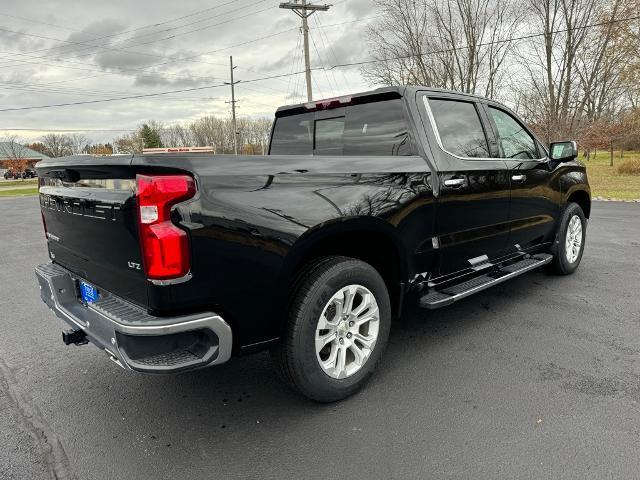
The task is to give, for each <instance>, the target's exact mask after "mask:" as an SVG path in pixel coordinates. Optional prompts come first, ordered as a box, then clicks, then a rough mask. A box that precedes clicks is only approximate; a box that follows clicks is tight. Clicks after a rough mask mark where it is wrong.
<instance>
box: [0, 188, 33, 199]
mask: <svg viewBox="0 0 640 480" xmlns="http://www.w3.org/2000/svg"><path fill="white" fill-rule="evenodd" d="M37 193H38V187H35V186H33V187H28V188H2V187H0V197H23V196H25V195H37Z"/></svg>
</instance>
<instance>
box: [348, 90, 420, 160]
mask: <svg viewBox="0 0 640 480" xmlns="http://www.w3.org/2000/svg"><path fill="white" fill-rule="evenodd" d="M344 154H345V155H380V156H386V155H411V142H410V141H409V127H408V126H407V120H406V118H405V113H404V109H403V107H402V100H400V99H394V100H384V101H381V102H372V103H365V104H362V105H352V106H349V107H347V119H346V124H345V129H344Z"/></svg>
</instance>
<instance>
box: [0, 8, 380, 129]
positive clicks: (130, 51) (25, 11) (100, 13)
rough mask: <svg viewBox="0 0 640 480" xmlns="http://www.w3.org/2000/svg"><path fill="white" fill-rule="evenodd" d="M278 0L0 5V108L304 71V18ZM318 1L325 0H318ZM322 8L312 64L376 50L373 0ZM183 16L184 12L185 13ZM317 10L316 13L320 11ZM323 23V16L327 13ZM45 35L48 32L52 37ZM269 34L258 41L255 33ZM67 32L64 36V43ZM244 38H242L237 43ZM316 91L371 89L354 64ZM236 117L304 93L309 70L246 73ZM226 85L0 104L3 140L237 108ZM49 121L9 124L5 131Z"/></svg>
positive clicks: (328, 76) (319, 94) (267, 110)
mask: <svg viewBox="0 0 640 480" xmlns="http://www.w3.org/2000/svg"><path fill="white" fill-rule="evenodd" d="M279 3H280V2H279V1H278V0H235V1H230V0H209V1H202V0H181V1H178V2H176V1H175V0H153V1H152V0H138V1H135V2H133V1H131V0H110V1H108V2H105V1H99V2H98V1H96V0H48V1H46V2H43V1H40V0H20V1H13V2H10V4H11V8H3V9H2V11H1V12H0V109H7V108H22V107H31V106H42V105H50V104H59V103H70V102H71V103H73V102H83V101H93V100H100V99H105V98H117V97H123V96H129V95H140V94H149V93H156V92H166V91H172V90H181V89H190V88H199V87H206V86H210V85H220V84H221V83H223V82H228V81H229V55H233V58H234V63H235V64H236V65H237V66H238V68H237V69H236V70H235V76H236V80H243V81H246V80H251V79H257V78H262V77H267V76H272V75H276V74H289V73H291V72H296V71H301V70H303V69H304V63H303V60H302V43H301V42H302V40H301V35H300V28H299V26H300V19H299V18H298V17H297V16H296V15H295V14H294V13H293V12H292V11H290V10H283V9H279V8H278V4H279ZM315 3H324V2H318V1H316V2H315ZM327 3H333V4H334V6H333V7H331V9H330V10H329V11H328V12H320V13H316V14H314V15H313V16H312V17H311V18H310V19H309V22H310V23H309V25H310V28H311V30H310V31H311V39H312V41H311V42H310V44H311V47H310V50H311V59H312V61H311V64H312V67H320V66H323V65H324V66H327V65H335V64H342V63H348V62H353V61H358V60H364V59H367V58H369V52H368V49H367V44H366V41H365V36H364V31H365V28H366V25H367V24H369V23H370V22H372V21H375V18H372V17H375V16H376V15H379V12H377V11H376V10H375V7H374V1H373V0H336V1H334V2H330V1H329V2H327ZM181 17H182V18H181ZM314 17H315V18H314ZM318 22H319V23H318ZM43 37H46V38H43ZM261 37H267V38H263V39H261V40H257V39H259V38H261ZM61 40H62V41H61ZM239 44H244V45H239ZM313 87H314V98H316V99H319V98H326V97H332V96H336V95H341V94H345V93H349V92H354V91H361V90H366V89H369V88H370V87H371V86H370V85H368V84H367V83H366V82H365V81H364V80H363V79H362V77H361V75H360V72H359V69H358V68H354V67H349V68H336V69H333V70H332V71H328V72H325V71H322V70H320V71H315V72H313ZM236 97H237V99H238V100H239V103H238V115H239V116H252V117H260V116H267V117H271V116H273V111H274V110H275V108H276V107H277V106H278V105H282V104H288V103H297V102H300V101H304V100H306V90H305V84H304V74H300V75H295V76H287V77H283V78H278V79H270V80H264V81H256V82H249V83H246V85H243V84H242V83H240V84H239V85H237V88H236ZM228 100H230V90H229V87H228V86H223V87H216V88H206V89H200V90H194V91H190V92H183V93H174V94H171V95H164V96H157V97H150V98H144V99H130V100H122V101H113V102H105V103H93V104H85V105H75V106H67V107H57V108H43V109H33V110H17V111H0V138H2V137H3V136H5V135H7V134H11V133H17V134H19V135H20V136H21V137H22V138H23V139H24V140H35V139H37V138H38V137H39V136H41V135H42V134H43V133H45V132H43V130H50V129H61V130H75V129H77V130H78V133H84V134H85V135H86V136H87V137H89V138H90V139H92V140H93V141H106V140H109V139H111V138H113V137H114V136H117V135H120V132H113V131H102V132H98V131H87V132H80V130H82V129H87V130H98V129H106V130H113V129H123V130H126V129H134V128H135V127H136V126H137V125H138V124H140V123H141V122H143V121H145V120H149V119H155V120H161V121H163V122H165V123H168V124H171V123H175V122H183V121H188V120H193V119H196V118H198V117H201V116H203V115H211V114H214V115H220V116H226V115H228V114H229V112H230V109H229V105H228V104H226V103H225V101H228ZM9 128H12V129H19V128H22V129H40V130H39V131H38V130H36V131H23V132H19V131H7V130H4V129H9Z"/></svg>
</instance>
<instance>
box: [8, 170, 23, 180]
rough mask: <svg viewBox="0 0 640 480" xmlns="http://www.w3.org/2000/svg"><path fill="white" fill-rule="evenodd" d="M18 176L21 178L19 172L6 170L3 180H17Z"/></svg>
mask: <svg viewBox="0 0 640 480" xmlns="http://www.w3.org/2000/svg"><path fill="white" fill-rule="evenodd" d="M18 178H22V175H21V173H20V172H16V171H14V170H7V171H6V172H4V179H5V180H17V179H18Z"/></svg>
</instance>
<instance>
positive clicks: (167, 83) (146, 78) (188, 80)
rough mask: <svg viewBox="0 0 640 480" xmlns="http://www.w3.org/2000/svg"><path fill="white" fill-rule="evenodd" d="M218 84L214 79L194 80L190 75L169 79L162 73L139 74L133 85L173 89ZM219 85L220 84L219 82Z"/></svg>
mask: <svg viewBox="0 0 640 480" xmlns="http://www.w3.org/2000/svg"><path fill="white" fill-rule="evenodd" d="M214 83H216V80H215V78H214V77H209V78H207V77H202V78H200V77H198V78H194V77H192V76H189V75H188V74H187V75H185V76H182V77H172V78H169V77H167V76H166V75H163V74H162V73H160V72H149V73H139V74H137V75H136V76H135V81H134V82H133V84H134V85H135V86H138V87H158V86H161V87H171V88H176V89H179V88H191V87H198V86H201V85H212V84H214ZM218 83H219V82H218Z"/></svg>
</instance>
